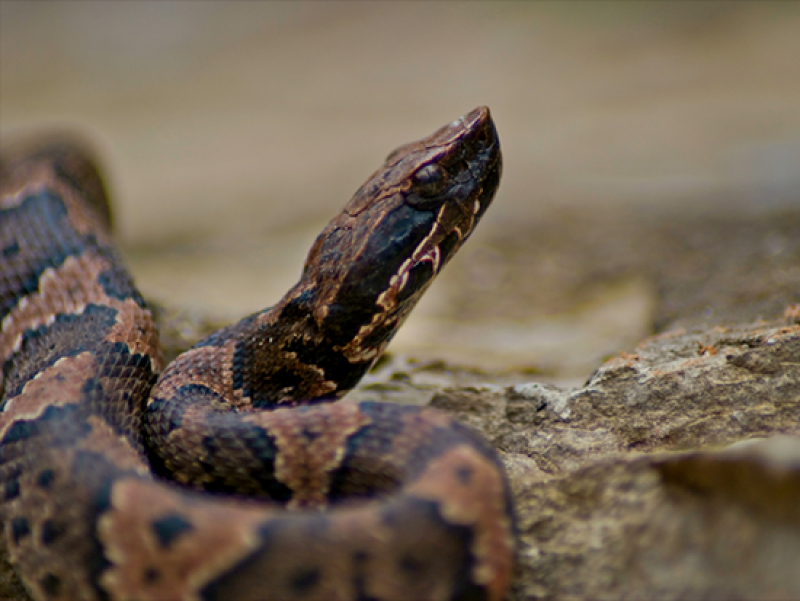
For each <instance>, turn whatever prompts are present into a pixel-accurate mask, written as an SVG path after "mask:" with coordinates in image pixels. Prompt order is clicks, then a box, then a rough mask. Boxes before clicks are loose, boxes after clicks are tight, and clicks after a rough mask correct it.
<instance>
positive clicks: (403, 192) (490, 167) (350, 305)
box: [290, 107, 502, 363]
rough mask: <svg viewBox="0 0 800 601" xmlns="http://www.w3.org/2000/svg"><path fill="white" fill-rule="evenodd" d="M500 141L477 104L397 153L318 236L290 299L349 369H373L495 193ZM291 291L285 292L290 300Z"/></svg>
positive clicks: (485, 112) (498, 171)
mask: <svg viewBox="0 0 800 601" xmlns="http://www.w3.org/2000/svg"><path fill="white" fill-rule="evenodd" d="M501 165H502V161H501V154H500V143H499V140H498V137H497V132H496V131H495V127H494V123H493V122H492V119H491V116H490V114H489V109H488V108H486V107H479V108H476V109H475V110H473V111H472V112H470V113H468V114H467V115H464V116H463V117H461V118H460V119H457V120H456V121H453V122H452V123H449V124H448V125H445V126H444V127H442V128H440V129H438V130H437V131H435V132H434V133H433V134H431V135H430V136H428V137H426V138H423V139H421V140H418V141H416V142H412V143H410V144H405V145H403V146H400V147H399V148H397V149H396V150H394V151H393V152H392V153H391V154H389V156H388V157H387V158H386V161H385V162H384V164H383V165H382V166H381V167H380V168H379V169H378V170H377V171H376V172H375V173H374V174H373V175H372V177H370V178H369V179H368V180H367V181H366V182H365V183H364V185H362V186H361V188H360V189H359V190H358V191H357V192H356V194H355V196H354V197H353V198H352V200H350V202H349V203H348V204H347V205H346V206H345V208H344V210H343V211H342V212H341V213H340V214H339V215H338V216H337V217H336V218H334V219H333V220H332V221H331V222H330V223H329V224H328V226H327V227H326V228H325V229H324V230H323V232H322V233H321V234H320V236H319V237H318V238H317V240H316V242H315V243H314V246H313V247H312V249H311V251H310V253H309V255H308V258H307V260H306V264H305V268H304V273H303V278H302V280H301V281H300V283H299V284H298V287H296V289H295V292H294V294H295V298H296V299H299V298H300V297H301V296H302V297H303V298H304V299H310V298H313V299H314V300H313V303H314V306H313V307H309V308H310V309H311V311H312V313H313V320H314V322H315V323H316V325H317V327H318V328H319V331H324V332H325V336H326V337H328V339H329V340H331V341H332V342H333V344H334V346H336V347H338V348H339V349H341V350H342V352H343V353H344V355H345V356H346V357H347V358H348V360H349V361H351V362H353V363H362V362H369V363H372V361H374V359H376V358H377V357H378V356H379V355H380V353H381V352H382V351H383V349H384V348H385V346H386V344H388V342H389V340H390V339H391V337H392V336H393V335H394V333H395V331H396V330H397V328H398V327H399V326H400V325H401V324H402V322H403V321H404V319H405V317H406V316H407V315H408V313H409V312H410V311H411V309H412V308H413V307H414V305H416V303H417V301H418V300H419V298H420V297H421V295H422V294H423V292H424V291H425V290H426V289H427V287H428V286H429V285H430V283H431V281H432V280H433V279H434V278H435V277H436V275H437V274H438V273H439V271H440V270H441V269H442V267H443V266H444V265H445V263H447V261H448V260H449V259H450V258H451V257H452V256H453V255H454V254H455V252H456V251H457V250H458V249H459V248H460V246H461V244H462V243H463V242H464V240H466V238H467V237H468V236H469V235H470V234H471V233H472V230H473V229H474V228H475V225H476V224H477V223H478V221H479V220H480V218H481V217H482V216H483V214H484V213H485V211H486V209H487V208H488V206H489V204H490V203H491V201H492V198H493V197H494V194H495V191H496V190H497V187H498V185H499V182H500V174H501ZM291 294H292V293H290V295H291Z"/></svg>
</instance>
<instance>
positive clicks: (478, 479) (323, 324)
mask: <svg viewBox="0 0 800 601" xmlns="http://www.w3.org/2000/svg"><path fill="white" fill-rule="evenodd" d="M0 167H1V168H2V181H1V183H0V193H2V196H0V249H2V259H0V303H2V309H1V310H2V336H1V337H0V357H1V358H2V362H3V364H2V387H3V400H2V412H1V413H0V499H1V500H0V517H1V518H2V525H3V539H4V541H5V544H6V546H7V549H8V553H9V557H10V559H11V562H12V564H13V565H14V568H15V570H16V571H17V573H18V574H19V576H20V579H21V580H22V582H23V584H24V586H25V588H26V589H27V591H28V592H29V594H30V595H31V596H32V597H33V598H34V599H48V600H51V599H68V600H78V599H81V600H82V599H102V600H106V599H115V600H123V599H124V600H137V601H145V600H159V601H161V600H171V599H175V600H179V599H187V600H189V599H231V600H234V599H235V600H240V599H241V600H245V599H265V600H294V599H296V600H321V601H322V600H324V601H330V600H336V599H339V600H352V601H355V600H361V601H367V600H387V601H388V600H426V599H428V600H439V599H469V600H479V599H488V600H499V599H502V597H503V596H504V594H505V590H506V588H507V584H508V580H509V577H510V573H511V570H512V564H513V548H514V535H513V530H514V525H513V516H512V507H511V501H510V493H509V488H508V484H507V482H506V479H505V476H504V473H503V470H502V467H501V464H500V462H499V460H498V458H497V456H496V454H495V453H494V451H493V450H492V449H491V448H489V446H488V445H487V444H486V443H484V442H483V441H482V440H481V439H480V438H479V437H478V436H477V435H475V434H473V433H472V432H471V431H469V430H468V429H467V428H465V427H463V426H461V425H459V424H458V423H457V422H456V421H455V420H454V419H453V418H452V417H450V416H448V415H447V414H444V413H442V412H439V411H437V410H435V409H433V408H430V407H412V406H402V405H394V404H389V403H379V402H359V403H355V402H349V401H347V400H344V401H341V402H329V401H335V400H337V399H339V398H340V397H342V396H343V395H344V394H345V393H346V392H347V391H348V390H350V389H351V388H353V386H355V385H356V383H357V382H358V380H359V379H360V378H361V376H362V375H363V374H364V373H365V372H366V371H367V370H368V369H369V368H370V366H372V365H373V364H374V362H375V361H376V359H377V358H378V357H379V356H380V354H381V353H382V351H383V350H384V348H385V347H386V345H387V344H388V342H389V341H390V339H391V338H392V336H393V334H394V333H395V332H396V330H397V328H398V327H399V326H400V325H401V324H402V322H403V320H404V319H405V318H406V316H407V315H408V313H409V311H410V310H411V309H412V308H413V307H414V305H415V304H416V303H417V301H418V300H419V298H420V296H421V295H422V294H423V293H424V291H425V290H426V289H427V287H428V286H429V285H430V283H431V281H432V280H433V279H434V277H435V276H436V275H437V274H438V273H439V271H440V270H441V268H442V266H443V265H444V264H445V263H446V262H447V261H448V260H449V259H450V258H451V257H452V256H453V254H454V253H455V252H456V250H458V248H459V247H460V246H461V244H462V243H463V242H464V240H465V239H466V238H467V237H468V236H469V234H470V233H471V232H472V230H473V228H474V227H475V225H476V223H477V222H478V220H479V219H480V218H481V216H482V215H483V214H484V212H485V211H486V209H487V207H488V206H489V204H490V202H491V200H492V198H493V196H494V193H495V191H496V189H497V186H498V184H499V180H500V173H501V155H500V146H499V142H498V138H497V134H496V131H495V128H494V124H493V122H492V119H491V117H490V114H489V111H488V109H486V108H485V107H479V108H477V109H475V110H474V111H472V112H471V113H469V114H468V115H465V116H464V117H462V118H460V119H458V120H456V121H454V122H452V123H450V124H448V125H446V126H444V127H442V128H441V129H439V130H438V131H436V132H435V133H433V134H432V135H430V136H428V137H427V138H424V139H422V140H419V141H417V142H413V143H410V144H406V145H404V146H401V147H399V148H398V149H397V150H395V151H394V152H392V153H391V154H390V155H389V157H388V158H387V159H386V161H385V162H384V164H383V165H382V166H381V167H380V168H379V169H378V170H377V171H376V172H375V173H374V174H373V175H372V177H370V178H369V179H368V180H367V182H366V183H365V184H364V185H363V186H362V187H361V188H360V189H359V190H358V191H357V192H356V194H355V196H354V197H353V198H352V200H350V202H349V203H348V204H347V205H346V206H345V207H344V209H343V210H342V212H341V213H339V215H337V216H336V217H335V218H334V219H333V220H332V221H331V222H330V223H329V224H328V225H327V227H326V228H325V229H324V230H323V232H322V233H321V234H320V236H319V237H318V238H317V239H316V241H315V242H314V245H313V247H312V248H311V250H310V252H309V255H308V258H307V259H306V263H305V265H304V268H303V273H302V276H301V278H300V280H299V282H298V283H297V284H296V285H295V286H294V287H293V288H291V290H289V292H288V293H287V294H286V295H285V296H284V297H283V298H282V299H281V300H280V301H279V302H278V304H277V305H275V306H274V307H272V308H269V309H266V310H264V311H261V312H258V313H255V314H253V315H250V316H249V317H245V318H244V319H243V320H241V321H240V322H238V323H236V324H233V325H231V326H228V327H226V328H223V329H222V330H220V331H218V332H216V333H215V334H212V335H211V336H209V337H208V338H207V339H205V340H203V341H202V342H200V343H198V344H197V345H196V346H194V347H193V348H192V349H190V350H188V351H186V352H185V353H184V354H182V355H181V356H179V357H178V358H177V359H176V360H175V361H174V362H173V363H172V364H171V365H169V366H167V367H166V368H164V366H163V360H162V357H161V351H160V348H159V342H158V334H157V331H156V328H155V326H154V323H153V320H152V315H151V312H150V310H149V309H148V308H147V305H146V303H145V302H144V300H143V299H142V297H141V295H140V294H139V292H138V291H137V289H136V288H135V287H134V284H133V282H132V279H131V277H130V276H129V274H128V273H127V271H125V268H124V267H123V266H122V265H123V264H122V261H121V260H120V256H119V252H118V251H117V250H116V249H115V247H114V246H113V244H112V242H111V238H110V231H111V227H110V225H111V212H110V209H109V206H108V203H107V198H106V194H105V188H104V185H103V183H102V180H101V178H100V176H99V175H98V172H97V170H96V168H95V167H94V166H93V164H92V163H91V161H90V160H89V159H88V158H87V156H86V155H85V154H84V153H83V152H81V151H79V150H77V149H76V148H74V147H71V146H69V145H66V144H51V145H47V146H43V147H41V148H39V149H38V150H35V151H33V152H26V153H20V154H18V155H17V156H16V157H13V158H9V159H6V160H5V161H4V162H3V163H1V164H0Z"/></svg>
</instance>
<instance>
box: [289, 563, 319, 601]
mask: <svg viewBox="0 0 800 601" xmlns="http://www.w3.org/2000/svg"><path fill="white" fill-rule="evenodd" d="M320 580H322V571H321V570H319V569H318V568H308V569H305V570H301V571H299V572H297V573H296V574H294V575H292V577H291V581H290V588H291V589H292V590H293V591H294V592H296V593H298V594H301V595H307V594H309V593H311V592H312V591H313V590H314V589H315V588H316V586H317V585H318V584H319V581H320Z"/></svg>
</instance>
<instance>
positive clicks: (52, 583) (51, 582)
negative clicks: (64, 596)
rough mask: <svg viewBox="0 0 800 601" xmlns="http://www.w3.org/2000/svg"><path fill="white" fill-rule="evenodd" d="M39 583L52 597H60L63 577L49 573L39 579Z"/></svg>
mask: <svg viewBox="0 0 800 601" xmlns="http://www.w3.org/2000/svg"><path fill="white" fill-rule="evenodd" d="M39 584H40V585H41V587H42V590H43V591H44V592H45V594H47V595H49V596H50V597H58V596H59V594H61V579H60V578H59V577H58V576H56V575H55V574H48V575H47V576H45V577H44V578H42V579H41V580H40V581H39Z"/></svg>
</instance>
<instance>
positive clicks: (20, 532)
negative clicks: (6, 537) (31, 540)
mask: <svg viewBox="0 0 800 601" xmlns="http://www.w3.org/2000/svg"><path fill="white" fill-rule="evenodd" d="M30 533H31V527H30V524H29V523H28V520H26V519H25V518H14V519H13V520H11V538H12V539H14V544H15V545H18V544H19V541H20V540H22V539H23V538H25V537H26V536H28V535H29V534H30Z"/></svg>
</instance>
